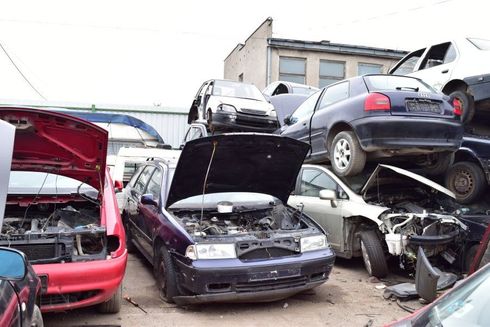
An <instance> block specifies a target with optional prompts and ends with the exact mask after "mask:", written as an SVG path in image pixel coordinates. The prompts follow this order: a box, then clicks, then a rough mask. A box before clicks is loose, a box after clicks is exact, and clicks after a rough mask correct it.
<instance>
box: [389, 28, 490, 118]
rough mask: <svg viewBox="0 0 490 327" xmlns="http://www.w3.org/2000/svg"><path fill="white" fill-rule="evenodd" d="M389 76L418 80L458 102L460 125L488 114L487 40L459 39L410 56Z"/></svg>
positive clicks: (489, 51)
mask: <svg viewBox="0 0 490 327" xmlns="http://www.w3.org/2000/svg"><path fill="white" fill-rule="evenodd" d="M390 74H394V75H408V76H413V77H417V78H420V79H422V80H423V81H424V82H426V83H427V84H429V85H431V86H432V87H434V88H435V89H437V90H439V91H441V92H442V93H444V94H447V95H450V96H452V97H453V98H456V99H458V100H459V102H460V104H461V110H462V115H461V118H462V121H463V122H465V123H467V122H469V121H471V119H472V118H473V116H474V114H475V108H478V109H477V110H486V111H490V40H485V39H479V38H470V37H468V38H460V39H454V40H451V41H445V42H442V43H436V44H432V45H429V46H427V47H425V48H422V49H418V50H416V51H413V52H410V53H409V54H408V55H406V56H405V57H404V58H403V59H401V60H400V61H399V62H398V63H397V64H396V65H395V66H394V67H393V68H392V69H391V70H390Z"/></svg>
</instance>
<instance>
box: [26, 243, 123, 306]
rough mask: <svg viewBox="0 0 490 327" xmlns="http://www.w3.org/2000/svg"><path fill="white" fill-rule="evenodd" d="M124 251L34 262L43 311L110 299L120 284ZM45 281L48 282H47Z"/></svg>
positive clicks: (88, 304) (87, 304)
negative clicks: (97, 257)
mask: <svg viewBox="0 0 490 327" xmlns="http://www.w3.org/2000/svg"><path fill="white" fill-rule="evenodd" d="M127 257H128V254H127V251H126V250H125V251H124V253H123V255H121V256H119V257H117V258H111V259H106V260H97V261H87V262H73V263H56V264H42V265H34V271H35V272H36V274H37V275H38V276H39V277H40V278H41V281H42V283H43V289H44V288H46V289H45V290H44V292H43V294H41V310H42V312H51V311H65V310H71V309H76V308H81V307H87V306H91V305H94V304H98V303H102V302H105V301H107V300H109V299H110V298H111V296H112V295H113V294H114V293H115V292H116V290H117V288H118V287H119V285H120V284H121V282H122V280H123V277H124V271H125V269H126V261H127ZM46 284H47V285H46Z"/></svg>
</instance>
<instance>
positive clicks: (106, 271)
mask: <svg viewBox="0 0 490 327" xmlns="http://www.w3.org/2000/svg"><path fill="white" fill-rule="evenodd" d="M0 119H2V120H5V121H7V122H9V123H10V124H12V125H14V126H15V127H16V133H15V142H14V151H13V157H12V169H11V173H10V181H9V188H8V194H7V206H6V208H5V217H4V220H3V225H2V226H1V233H0V246H9V247H12V248H15V249H18V250H21V251H22V252H24V253H25V254H26V256H27V258H28V260H29V262H30V263H31V264H32V265H33V267H34V270H35V272H36V274H37V275H38V276H39V277H40V278H41V282H42V297H41V310H42V311H43V312H47V311H64V310H67V309H74V308H80V307H86V306H91V305H96V304H97V305H98V309H99V311H101V312H107V313H110V312H118V311H119V309H120V306H121V289H122V279H123V277H124V271H125V268H126V261H127V251H126V246H125V243H126V239H125V234H124V228H123V226H122V223H121V217H120V215H119V210H118V207H117V202H116V197H115V194H114V189H113V186H112V182H111V181H110V176H109V174H108V173H107V170H106V155H107V138H108V136H107V132H106V131H105V130H104V129H102V128H100V127H97V126H96V125H93V124H91V123H89V122H87V121H84V120H82V119H79V118H76V117H72V116H69V115H65V114H62V113H59V112H50V111H44V110H39V109H32V108H11V107H3V108H0Z"/></svg>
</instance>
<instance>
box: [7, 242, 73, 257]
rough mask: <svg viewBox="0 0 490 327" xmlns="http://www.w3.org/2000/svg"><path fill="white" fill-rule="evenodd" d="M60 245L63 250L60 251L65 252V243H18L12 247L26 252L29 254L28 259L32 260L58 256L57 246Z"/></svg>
mask: <svg viewBox="0 0 490 327" xmlns="http://www.w3.org/2000/svg"><path fill="white" fill-rule="evenodd" d="M57 246H59V247H61V249H60V250H61V251H59V252H58V253H64V252H65V246H64V244H55V243H51V244H16V245H13V246H12V247H13V248H15V249H17V250H19V251H22V252H24V253H25V255H26V256H27V259H28V260H29V261H32V260H41V259H48V258H54V257H56V253H57V251H56V247H57Z"/></svg>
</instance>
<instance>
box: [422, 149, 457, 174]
mask: <svg viewBox="0 0 490 327" xmlns="http://www.w3.org/2000/svg"><path fill="white" fill-rule="evenodd" d="M453 162H454V153H452V152H449V153H448V152H439V153H436V154H435V159H433V160H432V162H431V163H430V164H428V165H426V166H424V168H425V171H426V173H427V174H429V175H432V176H438V175H444V174H445V173H446V171H447V170H448V169H449V167H450V166H451V165H452V163H453Z"/></svg>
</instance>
